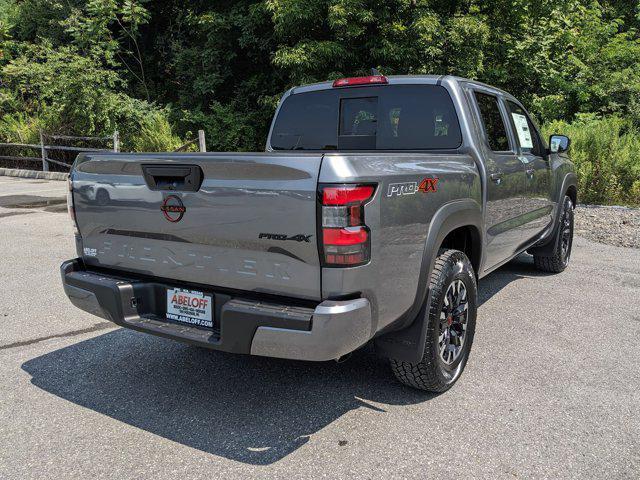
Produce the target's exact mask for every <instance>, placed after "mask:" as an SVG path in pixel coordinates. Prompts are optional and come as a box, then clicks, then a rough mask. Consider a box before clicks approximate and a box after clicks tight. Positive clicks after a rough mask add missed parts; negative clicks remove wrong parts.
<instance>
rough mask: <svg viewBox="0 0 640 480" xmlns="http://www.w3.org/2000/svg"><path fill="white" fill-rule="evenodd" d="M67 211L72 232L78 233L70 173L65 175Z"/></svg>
mask: <svg viewBox="0 0 640 480" xmlns="http://www.w3.org/2000/svg"><path fill="white" fill-rule="evenodd" d="M67 211H68V212H69V216H70V217H71V221H72V222H73V233H75V234H76V235H80V230H78V222H77V220H76V207H75V205H74V203H73V179H72V178H71V175H69V176H68V177H67Z"/></svg>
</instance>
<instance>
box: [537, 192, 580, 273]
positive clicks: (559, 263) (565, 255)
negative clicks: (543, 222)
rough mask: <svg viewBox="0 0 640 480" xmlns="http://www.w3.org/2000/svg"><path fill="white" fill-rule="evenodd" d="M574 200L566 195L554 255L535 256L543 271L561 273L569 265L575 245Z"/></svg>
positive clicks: (538, 266)
mask: <svg viewBox="0 0 640 480" xmlns="http://www.w3.org/2000/svg"><path fill="white" fill-rule="evenodd" d="M573 215H574V214H573V202H572V201H571V199H570V198H569V197H568V196H565V197H564V201H563V203H562V210H561V211H560V217H559V222H560V224H559V225H558V230H557V233H556V235H557V237H556V248H555V250H554V251H553V255H551V256H548V257H543V256H540V255H534V256H533V262H534V264H535V266H536V268H537V269H538V270H540V271H542V272H550V273H560V272H562V271H564V269H565V268H567V266H568V265H569V259H570V258H571V248H572V247H573Z"/></svg>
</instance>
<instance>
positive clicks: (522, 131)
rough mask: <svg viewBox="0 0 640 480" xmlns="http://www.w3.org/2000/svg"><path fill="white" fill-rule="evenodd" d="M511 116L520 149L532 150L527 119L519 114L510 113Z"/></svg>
mask: <svg viewBox="0 0 640 480" xmlns="http://www.w3.org/2000/svg"><path fill="white" fill-rule="evenodd" d="M511 116H512V117H513V124H514V125H515V126H516V132H518V140H520V147H522V148H533V138H532V137H531V131H530V130H529V123H528V122H527V117H525V116H524V115H520V114H519V113H512V114H511Z"/></svg>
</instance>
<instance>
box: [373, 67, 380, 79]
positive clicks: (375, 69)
mask: <svg viewBox="0 0 640 480" xmlns="http://www.w3.org/2000/svg"><path fill="white" fill-rule="evenodd" d="M371 75H376V76H378V77H380V76H382V74H381V73H380V72H379V71H378V69H377V68H372V69H371Z"/></svg>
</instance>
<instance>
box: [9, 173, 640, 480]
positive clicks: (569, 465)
mask: <svg viewBox="0 0 640 480" xmlns="http://www.w3.org/2000/svg"><path fill="white" fill-rule="evenodd" d="M25 182H26V180H24V179H21V180H18V179H8V178H6V177H0V252H1V255H2V261H1V262H0V285H2V289H1V292H2V293H1V295H2V296H1V297H0V322H1V323H0V324H1V325H2V329H0V478H1V479H31V478H33V479H45V478H46V479H48V478H51V479H54V478H55V479H72V478H83V479H85V478H114V479H119V480H121V479H129V478H131V479H133V478H136V479H137V478H158V479H163V478H172V479H174V478H182V479H186V478H208V479H211V478H439V479H440V478H639V477H640V305H639V300H640V250H638V249H629V248H620V247H611V246H607V245H602V244H597V243H592V242H590V241H587V240H585V239H583V238H580V237H578V238H576V242H575V245H574V253H573V258H572V261H571V265H570V267H569V268H568V269H567V270H566V271H565V272H564V273H562V274H559V275H547V274H541V273H539V272H537V271H536V270H535V269H534V267H533V264H532V261H531V258H530V257H527V256H521V257H519V258H518V259H516V260H514V261H513V262H511V263H510V264H508V265H507V266H506V267H504V268H502V269H500V270H499V271H497V272H495V273H493V274H491V275H490V276H489V277H487V278H485V279H483V280H481V281H480V284H479V294H480V302H481V306H480V309H479V316H478V324H477V329H476V337H475V341H474V345H473V350H472V352H471V358H470V361H469V364H468V366H467V369H466V371H465V372H464V374H463V376H462V378H461V379H460V381H459V382H458V383H457V384H456V385H455V386H454V388H453V389H451V390H450V391H449V392H447V393H445V394H442V395H438V396H434V395H429V394H425V393H422V392H418V391H415V390H411V389H409V388H407V387H404V386H402V385H400V384H398V383H397V382H396V381H395V379H394V377H393V376H392V374H391V372H390V371H389V369H388V366H387V364H386V362H385V361H384V360H382V359H379V358H377V357H376V355H375V353H374V352H372V351H371V350H369V349H365V350H363V351H360V352H357V353H356V354H355V355H353V356H352V357H351V359H350V360H348V361H347V362H345V363H341V364H337V363H335V362H327V363H320V364H314V363H304V362H292V361H284V360H275V359H267V358H258V357H249V356H236V355H229V354H223V353H216V352H208V351H203V350H200V349H197V348H194V347H190V346H187V345H183V344H179V343H175V342H172V341H170V340H165V339H161V338H156V337H152V336H148V335H144V334H140V333H136V332H132V331H128V330H124V329H120V328H116V327H115V326H114V325H112V324H110V323H108V322H105V321H104V320H102V319H99V318H96V317H92V316H91V315H88V314H85V313H83V312H81V311H79V310H78V309H76V308H75V307H73V306H72V305H71V304H70V303H69V302H68V300H67V299H66V297H65V295H64V293H63V290H62V287H61V285H60V279H59V273H58V266H59V264H60V263H61V262H62V261H63V260H66V259H68V258H71V257H73V256H74V248H73V238H72V228H71V224H70V221H69V219H68V217H67V215H66V213H64V212H63V211H62V210H64V205H63V204H61V203H59V200H60V198H62V195H64V188H65V187H66V186H65V184H64V182H44V183H41V182H43V181H41V180H38V181H35V180H31V181H30V182H38V183H30V184H27V183H25ZM20 195H22V196H26V197H24V198H22V197H21V198H22V199H20V198H18V196H20ZM32 197H39V198H52V199H54V201H53V202H49V203H48V204H46V203H45V204H44V205H43V204H42V203H41V202H40V203H39V202H38V201H37V200H34V198H32ZM56 199H58V200H57V201H56ZM19 204H21V206H20V205H19ZM25 205H26V206H25Z"/></svg>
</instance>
